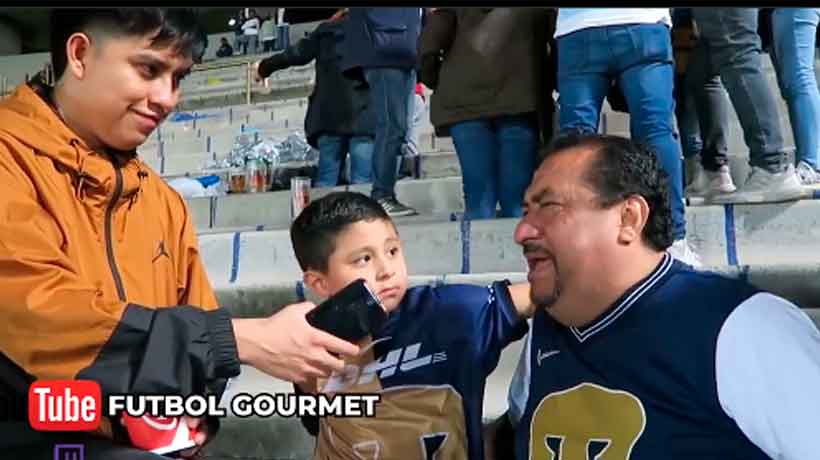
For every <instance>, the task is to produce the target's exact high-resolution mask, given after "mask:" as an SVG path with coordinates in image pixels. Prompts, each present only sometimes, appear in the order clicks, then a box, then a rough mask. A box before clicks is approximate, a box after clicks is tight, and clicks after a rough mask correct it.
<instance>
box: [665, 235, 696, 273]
mask: <svg viewBox="0 0 820 460" xmlns="http://www.w3.org/2000/svg"><path fill="white" fill-rule="evenodd" d="M666 252H668V253H669V254H670V255H671V256H672V257H674V258H676V259H678V260H680V261H681V262H683V263H685V264H689V265H691V266H692V267H694V268H700V267H702V266H703V264H702V263H701V261H700V256H698V254H697V253H696V252H695V251H694V250H693V249H692V247H691V246H689V242H687V241H686V238H684V239H681V240H677V241H675V242H674V243H672V246H669V249H667V250H666Z"/></svg>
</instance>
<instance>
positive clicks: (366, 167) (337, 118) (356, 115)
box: [254, 9, 375, 187]
mask: <svg viewBox="0 0 820 460" xmlns="http://www.w3.org/2000/svg"><path fill="white" fill-rule="evenodd" d="M346 20H347V19H346V12H345V10H344V9H340V10H339V11H337V12H336V14H334V15H333V17H331V18H330V19H329V20H327V21H325V22H322V23H321V24H319V26H318V27H317V28H316V29H315V30H314V31H312V32H311V33H310V34H308V35H307V36H306V37H305V38H303V39H301V40H299V41H298V42H296V44H294V45H293V46H290V47H288V48H287V49H286V50H285V51H283V52H281V53H276V54H274V55H272V56H271V57H269V58H266V59H263V60H261V61H258V62H256V63H255V64H254V68H255V69H256V70H255V72H254V73H255V75H256V80H257V81H261V80H262V79H264V78H267V77H268V76H270V75H271V74H272V73H273V72H275V71H277V70H282V69H286V68H288V67H291V66H298V65H305V64H308V63H310V62H311V61H313V60H315V61H316V84H315V85H314V86H313V93H311V95H310V98H309V103H308V109H307V114H306V115H305V134H306V136H307V141H308V143H309V144H310V145H311V146H313V147H314V148H318V149H319V170H318V172H317V177H316V178H315V186H317V187H333V186H336V185H338V184H339V178H340V171H341V169H342V164H343V163H344V159H345V157H346V156H347V155H348V153H349V154H350V182H351V183H354V184H361V183H367V182H370V181H371V173H372V160H373V132H374V129H375V128H374V121H373V115H372V113H371V112H370V110H369V105H370V93H369V91H368V88H367V87H366V86H364V85H361V84H358V83H356V82H354V81H353V80H349V79H347V78H345V77H344V75H342V71H341V69H340V67H339V59H340V58H339V49H340V48H341V47H342V45H343V42H344V40H345V36H344V21H346Z"/></svg>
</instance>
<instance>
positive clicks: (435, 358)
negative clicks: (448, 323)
mask: <svg viewBox="0 0 820 460" xmlns="http://www.w3.org/2000/svg"><path fill="white" fill-rule="evenodd" d="M389 339H390V337H384V338H381V339H379V340H376V341H374V342H373V343H372V344H370V347H372V346H373V345H375V344H377V343H379V342H383V341H385V340H389ZM368 348H369V347H368ZM364 351H366V349H365V350H363V352H364ZM420 351H421V342H417V343H414V344H412V345H408V346H406V347H402V348H397V349H395V350H391V351H389V352H388V353H387V354H386V355H384V357H382V359H379V360H377V361H373V362H372V363H370V364H368V365H366V366H364V367H360V366H357V365H355V364H348V365H347V366H345V370H344V371H343V372H342V373H341V374H333V376H331V378H330V379H329V380H328V382H327V387H326V388H325V391H331V390H332V389H342V388H346V387H348V386H349V385H351V384H353V383H354V382H355V383H356V384H359V385H362V384H367V383H370V382H372V381H373V379H374V378H375V377H376V375H378V376H379V378H381V379H384V378H388V377H391V376H393V375H395V374H396V373H397V372H410V371H412V370H415V369H418V368H420V367H424V366H429V365H432V364H437V363H441V362H444V361H447V352H444V351H441V352H438V353H431V354H428V355H424V356H419V352H420Z"/></svg>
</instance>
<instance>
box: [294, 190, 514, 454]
mask: <svg viewBox="0 0 820 460" xmlns="http://www.w3.org/2000/svg"><path fill="white" fill-rule="evenodd" d="M291 240H292V243H293V248H294V252H295V254H296V258H297V260H298V261H299V264H300V266H301V268H302V270H303V271H304V281H305V284H306V285H307V286H308V287H310V288H311V290H313V291H314V292H315V293H317V294H318V295H320V296H321V297H325V298H326V297H330V296H332V295H333V294H334V293H336V292H338V291H339V290H341V289H342V288H344V287H345V286H347V285H348V284H349V283H350V282H352V281H355V280H356V279H359V278H363V279H364V280H365V281H366V282H367V285H368V287H369V288H370V290H371V291H372V292H373V293H375V294H376V295H377V296H378V297H379V299H380V300H381V303H382V305H383V307H384V308H385V310H386V311H387V312H388V318H387V320H386V322H385V324H384V325H383V326H382V327H381V328H380V330H379V331H376V332H375V333H374V334H373V337H372V339H371V340H368V342H367V343H362V344H361V345H362V347H363V348H364V349H365V350H366V352H365V353H364V354H363V355H361V356H360V357H359V358H358V359H357V360H355V361H348V369H347V372H346V373H344V374H343V375H334V376H332V377H331V378H330V379H329V380H327V381H324V380H322V381H318V382H311V383H308V384H303V385H300V387H301V388H297V391H299V390H300V389H301V390H302V391H311V392H313V391H318V392H323V393H328V394H334V393H338V392H355V393H365V392H377V393H379V394H381V401H380V402H379V403H378V404H377V406H376V416H375V417H374V418H332V417H328V418H323V419H321V420H318V421H317V420H316V419H312V420H310V419H303V423H304V424H305V427H306V428H308V431H310V432H311V434H314V435H317V446H316V452H315V456H314V458H317V459H326V458H334V459H335V458H344V459H351V460H358V459H361V458H367V459H371V458H373V459H379V460H387V459H407V458H418V459H431V460H432V459H434V458H435V459H439V460H445V459H475V460H479V459H483V458H484V454H483V445H482V441H481V416H482V405H483V398H484V385H485V380H486V377H487V376H488V375H489V374H490V373H491V372H492V371H493V369H495V367H496V365H497V363H498V359H499V356H500V353H501V350H502V349H503V348H504V347H505V346H506V345H507V344H509V343H510V342H512V341H515V340H518V339H520V338H521V337H523V335H524V334H525V333H526V331H527V323H526V321H524V320H523V317H524V316H528V315H529V314H530V301H529V286H528V285H527V284H519V285H510V284H509V283H508V282H506V281H500V282H495V283H493V284H492V285H491V286H487V287H480V286H472V285H448V286H440V287H432V286H419V287H414V288H409V289H408V286H407V285H408V277H407V267H406V265H405V261H404V255H403V253H402V244H401V240H400V239H399V235H398V233H397V230H396V227H395V225H394V224H393V222H392V220H391V219H390V217H389V216H388V215H387V213H386V212H385V211H384V209H383V208H382V207H381V206H380V205H379V203H378V202H376V201H375V200H373V199H371V198H369V197H367V196H366V195H362V194H359V193H353V192H336V193H332V194H330V195H327V196H325V197H323V198H321V199H319V200H317V201H314V202H312V203H311V204H310V205H309V206H308V207H307V208H305V210H304V211H302V213H301V214H300V215H299V217H298V218H297V219H296V220H295V221H294V223H293V225H292V227H291ZM317 422H318V423H317Z"/></svg>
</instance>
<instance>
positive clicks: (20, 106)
mask: <svg viewBox="0 0 820 460" xmlns="http://www.w3.org/2000/svg"><path fill="white" fill-rule="evenodd" d="M51 90H52V88H51V87H49V86H46V85H44V84H42V83H40V82H38V81H36V79H35V80H33V81H32V82H30V83H28V84H22V85H20V86H18V87H17V88H16V89H15V91H14V93H13V94H12V95H11V96H10V97H8V98H6V99H4V100H2V101H0V136H2V135H6V136H8V137H10V138H13V139H14V140H16V141H17V142H20V143H22V144H23V145H24V146H26V147H28V148H30V149H32V151H34V153H35V155H42V156H46V157H48V158H50V159H52V160H53V161H55V162H56V163H59V164H60V165H61V166H62V167H63V168H64V169H66V170H68V171H71V172H73V173H74V175H75V176H76V177H77V178H78V184H77V193H78V194H79V195H81V194H82V192H83V190H82V189H83V187H84V186H91V187H95V188H96V187H99V186H100V185H103V186H105V185H106V183H110V182H111V179H112V175H113V174H112V173H113V170H112V160H111V159H110V157H109V156H108V155H107V154H104V153H101V152H96V151H94V150H92V149H91V148H90V147H89V146H88V144H87V143H86V142H85V141H84V140H82V139H81V138H80V137H79V136H78V135H77V134H76V133H74V131H72V130H71V128H69V127H68V126H67V125H66V124H65V122H63V120H62V119H61V118H60V116H59V115H58V113H57V112H56V110H55V109H54V108H53V107H52V106H51V105H49V104H48V103H47V102H46V100H47V99H48V98H49V97H50V96H49V94H50V91H51ZM122 153H123V154H122V155H118V157H119V158H127V159H128V160H127V161H126V162H125V163H124V164H122V165H121V166H122V172H123V177H124V179H125V180H124V188H123V192H124V193H123V195H124V196H128V195H130V194H132V193H133V192H135V191H136V190H138V189H139V182H140V181H141V179H142V178H143V177H144V176H146V175H147V173H146V172H145V171H143V168H142V166H141V164H140V163H141V162H139V161H135V160H134V159H135V158H136V151H132V152H122ZM132 175H133V176H134V178H135V179H137V180H136V182H134V181H132V180H129V176H132ZM106 188H107V187H106Z"/></svg>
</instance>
